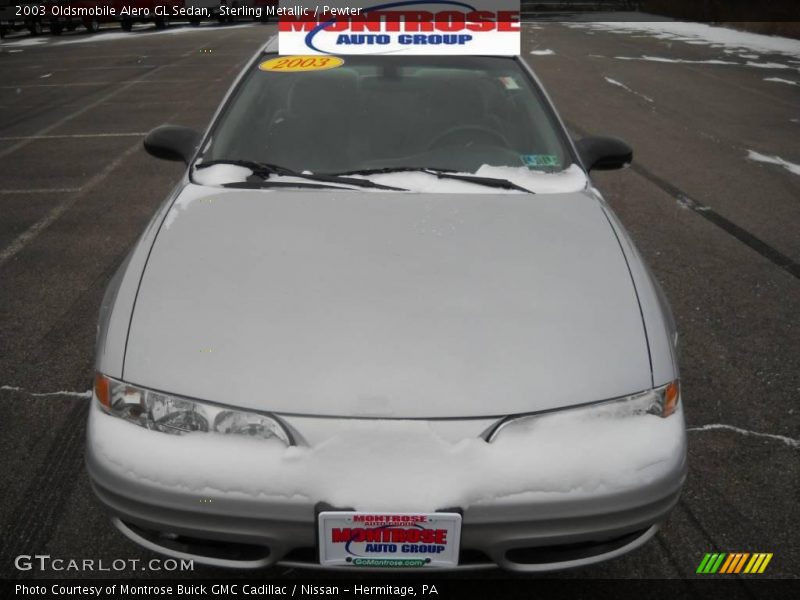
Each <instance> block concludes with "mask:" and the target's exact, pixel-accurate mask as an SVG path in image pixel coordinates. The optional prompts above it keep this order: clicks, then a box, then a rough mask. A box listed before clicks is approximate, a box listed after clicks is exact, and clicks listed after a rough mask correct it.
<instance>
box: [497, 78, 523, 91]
mask: <svg viewBox="0 0 800 600" xmlns="http://www.w3.org/2000/svg"><path fill="white" fill-rule="evenodd" d="M500 83H502V84H503V87H505V88H506V89H507V90H518V89H520V87H519V84H518V83H517V80H516V79H515V78H513V77H501V78H500Z"/></svg>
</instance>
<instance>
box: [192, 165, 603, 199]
mask: <svg viewBox="0 0 800 600" xmlns="http://www.w3.org/2000/svg"><path fill="white" fill-rule="evenodd" d="M308 174H310V173H308ZM250 175H252V171H251V170H250V169H246V168H244V167H239V166H233V165H224V164H220V165H212V166H210V167H207V168H205V169H194V171H193V175H192V177H193V179H194V181H195V183H199V184H200V185H207V186H222V185H225V184H229V183H236V182H244V181H246V180H247V178H248V177H249V176H250ZM459 175H477V176H478V177H488V178H494V179H505V180H508V181H510V182H512V183H515V184H517V185H519V186H521V187H523V188H525V189H527V190H530V191H531V192H534V193H537V194H560V193H572V192H579V191H581V190H583V189H585V188H586V185H587V183H588V179H587V177H586V173H584V171H583V169H581V168H580V167H579V166H577V165H571V166H570V167H568V168H567V169H565V170H563V171H555V172H545V171H536V170H532V169H529V168H528V167H524V166H523V167H493V166H489V165H484V166H482V167H481V168H480V169H478V170H477V171H476V172H475V173H459ZM354 177H356V178H359V179H369V180H370V181H374V182H375V183H379V184H382V185H387V186H392V187H398V188H403V189H405V190H408V191H409V192H416V193H438V194H486V193H492V194H509V193H510V194H519V193H522V192H519V191H516V190H505V189H500V188H488V187H486V186H484V185H480V184H476V183H470V182H466V181H457V180H453V179H446V178H442V179H440V178H438V177H436V175H435V174H431V173H427V172H424V171H419V172H414V171H411V172H405V171H404V172H398V173H383V174H376V175H369V176H354ZM269 181H270V182H282V183H303V182H304V181H305V180H303V179H302V178H298V177H282V176H276V175H273V176H271V177H270V178H269ZM306 183H307V181H306ZM332 185H335V184H332ZM341 185H342V187H343V188H345V189H352V188H351V187H350V186H347V185H346V184H341ZM283 189H286V188H283ZM357 189H358V191H364V192H370V191H373V192H374V191H375V190H370V189H368V188H357ZM322 191H323V192H324V190H322ZM378 191H381V190H378Z"/></svg>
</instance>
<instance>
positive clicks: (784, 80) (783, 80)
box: [764, 77, 800, 85]
mask: <svg viewBox="0 0 800 600" xmlns="http://www.w3.org/2000/svg"><path fill="white" fill-rule="evenodd" d="M764 81H773V82H775V83H786V84H788V85H800V83H797V82H796V81H792V80H791V79H781V78H780V77H765V78H764Z"/></svg>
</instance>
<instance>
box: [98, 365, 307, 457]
mask: <svg viewBox="0 0 800 600" xmlns="http://www.w3.org/2000/svg"><path fill="white" fill-rule="evenodd" d="M94 390H95V396H96V397H97V400H98V402H99V403H100V406H101V408H102V409H103V410H104V411H105V412H106V413H108V414H110V415H112V416H115V417H119V418H121V419H124V420H126V421H128V422H130V423H134V424H135V425H139V426H140V427H144V428H146V429H152V430H154V431H160V432H162V433H170V434H184V433H191V432H195V431H201V432H203V431H205V432H216V433H223V434H233V435H246V436H249V437H255V438H261V439H277V440H280V441H282V442H283V443H284V444H286V445H287V446H290V445H292V439H291V436H290V435H289V433H288V432H287V430H286V429H285V428H284V427H283V425H281V423H280V422H279V421H278V420H277V419H275V418H274V417H271V416H269V415H263V414H260V413H255V412H249V411H242V410H236V409H231V408H225V407H220V406H215V405H213V404H210V403H207V402H198V401H197V400H190V399H188V398H182V397H179V396H173V395H170V394H164V393H162V392H156V391H154V390H149V389H145V388H142V387H139V386H135V385H131V384H129V383H125V382H123V381H118V380H116V379H111V378H110V377H106V376H105V375H103V374H101V373H97V375H96V376H95V384H94Z"/></svg>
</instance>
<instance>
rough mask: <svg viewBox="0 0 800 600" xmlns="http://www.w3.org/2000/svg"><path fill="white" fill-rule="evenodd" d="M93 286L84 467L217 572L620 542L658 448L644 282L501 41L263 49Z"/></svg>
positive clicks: (669, 383) (411, 562) (170, 546)
mask: <svg viewBox="0 0 800 600" xmlns="http://www.w3.org/2000/svg"><path fill="white" fill-rule="evenodd" d="M276 50H277V48H276V45H275V42H271V43H269V44H268V45H267V46H266V47H265V48H264V49H263V50H262V51H261V52H260V53H259V55H258V56H257V57H256V58H255V59H254V60H253V62H252V64H251V65H250V66H249V67H248V68H247V69H246V70H245V71H244V72H243V73H242V75H241V76H240V78H239V79H238V81H237V82H236V84H235V85H234V86H233V88H232V90H231V92H230V93H229V95H228V97H227V99H226V100H225V101H224V103H223V105H222V107H221V108H220V110H219V112H218V114H217V116H216V117H215V118H214V120H213V123H212V125H211V127H210V129H209V131H208V132H207V133H206V134H205V135H202V136H201V135H200V134H198V133H196V132H194V131H191V130H188V129H184V128H180V127H172V126H165V127H162V128H159V129H157V130H155V131H153V132H151V134H150V135H149V136H148V138H147V139H146V141H145V146H146V147H147V149H148V151H149V152H150V153H152V154H154V155H156V156H159V157H162V158H169V159H177V160H184V161H186V163H187V164H188V165H189V168H188V169H187V172H186V173H185V176H184V177H183V179H182V181H181V182H180V183H179V185H178V186H177V187H176V188H175V190H174V191H173V192H172V194H171V195H170V196H169V197H168V198H167V200H166V201H165V202H164V204H163V205H162V207H161V208H160V210H159V211H158V213H157V214H156V215H155V217H154V218H153V220H152V221H151V223H150V225H149V227H148V228H147V230H146V231H145V232H144V234H143V235H142V237H141V238H140V240H139V241H138V243H137V244H136V246H135V247H134V248H133V250H132V252H131V253H130V255H129V257H128V259H127V260H126V262H125V263H124V265H123V266H122V268H121V269H120V270H119V272H118V273H117V275H116V276H115V277H114V279H113V281H112V282H111V284H110V286H109V289H108V292H107V294H106V297H105V299H104V302H103V306H102V313H101V317H100V326H99V334H98V342H97V377H96V382H95V398H94V402H93V403H92V404H93V406H92V410H91V417H90V422H89V429H88V440H87V443H88V448H87V465H88V470H89V473H90V475H91V480H92V483H93V486H94V489H95V491H96V493H97V495H98V497H99V498H100V500H101V501H102V503H103V504H104V505H105V506H106V507H107V508H108V510H109V511H110V512H111V514H112V515H113V520H114V523H115V524H116V526H117V527H118V528H119V529H120V530H121V531H122V532H123V533H124V534H125V535H127V536H128V537H129V538H131V539H133V540H134V541H136V542H138V543H139V544H141V545H143V546H146V547H148V548H150V549H152V550H154V551H157V552H161V553H164V554H168V555H172V556H177V557H191V558H194V559H195V560H197V561H198V562H203V563H210V564H216V565H226V566H235V567H251V568H252V567H262V566H268V565H271V564H273V563H277V562H281V563H283V564H290V565H300V566H309V567H310V566H323V567H334V568H335V567H345V568H348V567H349V568H356V567H373V568H383V567H392V568H397V567H400V568H416V567H423V568H425V567H433V568H436V567H439V568H478V567H484V566H493V565H500V566H502V567H504V568H507V569H513V570H520V571H543V570H551V569H560V568H566V567H573V566H581V565H586V564H590V563H593V562H597V561H601V560H606V559H609V558H613V557H616V556H619V555H621V554H624V553H625V552H628V551H630V550H632V549H634V548H637V547H638V546H640V545H641V544H643V543H644V542H645V541H647V540H648V539H649V538H651V537H652V536H653V535H654V533H655V531H656V530H657V528H658V526H659V524H660V523H661V522H662V521H663V520H664V519H665V518H666V516H667V514H668V513H669V511H670V509H671V508H672V507H673V506H674V504H675V503H676V502H677V499H678V495H679V493H680V488H681V486H682V484H683V481H684V478H685V473H686V450H685V446H686V442H685V429H684V418H683V412H682V403H681V402H680V390H679V383H678V366H677V359H676V348H675V346H676V342H677V336H676V333H675V330H674V326H673V323H672V320H671V317H670V313H669V309H668V307H667V304H666V302H665V300H664V298H663V296H662V294H661V293H660V291H659V288H658V286H657V284H656V283H655V282H654V280H653V279H652V277H651V276H650V275H649V274H648V271H647V268H646V267H645V265H644V263H643V261H642V259H641V257H640V256H639V254H638V253H637V251H636V249H635V248H634V246H633V244H632V243H631V241H630V238H629V237H628V235H627V234H626V232H625V231H624V229H623V228H622V226H621V224H620V223H619V221H618V220H617V218H616V217H615V215H614V214H613V213H612V211H611V210H610V209H609V207H608V205H607V204H606V202H605V201H604V200H603V198H602V197H601V196H600V194H599V192H597V190H595V189H594V187H593V186H592V184H591V182H590V181H589V179H588V176H587V173H588V172H589V171H590V170H592V169H613V168H620V167H622V166H625V165H626V164H627V163H629V162H630V160H631V151H630V148H628V146H626V145H625V144H624V143H623V142H620V141H618V140H614V139H611V138H584V139H582V140H580V141H578V142H577V143H573V142H572V141H571V140H570V139H569V138H568V137H567V134H566V132H565V129H564V126H563V124H562V123H561V122H560V120H559V119H558V117H557V115H556V113H555V111H554V109H553V107H552V105H551V103H550V101H549V100H548V99H547V97H546V96H545V94H544V92H543V91H542V89H541V86H540V84H539V83H538V81H537V80H536V78H535V76H534V74H533V73H532V72H531V70H530V69H529V68H528V66H527V65H526V64H525V63H524V62H523V61H522V60H521V59H519V58H504V57H468V56H459V57H430V56H405V57H400V56H395V57H375V56H351V57H345V58H338V57H299V58H287V57H279V56H277V55H276V54H275V53H276Z"/></svg>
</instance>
